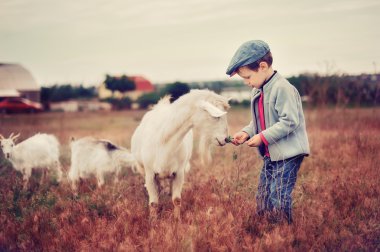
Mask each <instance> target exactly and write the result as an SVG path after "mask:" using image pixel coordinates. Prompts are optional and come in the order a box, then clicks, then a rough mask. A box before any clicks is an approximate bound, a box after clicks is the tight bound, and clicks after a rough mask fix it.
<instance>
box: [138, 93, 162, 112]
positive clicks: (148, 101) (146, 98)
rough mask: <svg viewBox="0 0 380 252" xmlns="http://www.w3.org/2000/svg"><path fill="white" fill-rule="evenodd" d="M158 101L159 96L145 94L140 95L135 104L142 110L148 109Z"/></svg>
mask: <svg viewBox="0 0 380 252" xmlns="http://www.w3.org/2000/svg"><path fill="white" fill-rule="evenodd" d="M159 100H160V95H159V94H158V93H147V94H143V95H141V96H140V97H139V98H137V103H138V104H139V107H140V108H142V109H146V108H148V107H149V106H150V105H152V104H156V103H157V102H158V101H159Z"/></svg>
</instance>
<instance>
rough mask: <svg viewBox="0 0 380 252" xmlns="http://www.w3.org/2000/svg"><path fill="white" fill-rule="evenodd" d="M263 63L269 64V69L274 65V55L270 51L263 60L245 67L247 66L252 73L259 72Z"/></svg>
mask: <svg viewBox="0 0 380 252" xmlns="http://www.w3.org/2000/svg"><path fill="white" fill-rule="evenodd" d="M261 62H265V63H267V64H268V67H270V66H271V65H272V63H273V57H272V53H271V52H270V51H269V52H268V53H267V54H265V55H264V56H263V57H262V58H261V59H259V60H257V61H255V62H253V63H251V64H248V65H245V66H246V67H248V68H249V69H250V70H252V71H257V69H259V65H260V63H261Z"/></svg>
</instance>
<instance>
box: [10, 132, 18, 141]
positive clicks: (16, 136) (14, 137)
mask: <svg viewBox="0 0 380 252" xmlns="http://www.w3.org/2000/svg"><path fill="white" fill-rule="evenodd" d="M12 134H13V133H12ZM19 136H20V133H18V134H17V135H15V136H13V137H11V138H12V140H15V139H16V138H18V137H19Z"/></svg>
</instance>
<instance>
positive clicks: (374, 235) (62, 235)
mask: <svg viewBox="0 0 380 252" xmlns="http://www.w3.org/2000/svg"><path fill="white" fill-rule="evenodd" d="M305 113H306V118H307V126H308V132H309V140H310V144H311V150H312V155H311V156H310V157H308V158H306V159H305V161H304V162H303V164H302V167H301V170H300V172H299V174H298V180H297V184H296V187H295V190H294V192H293V196H294V208H293V209H294V219H295V221H294V224H293V225H290V226H288V225H286V224H279V225H274V224H271V223H268V222H267V221H266V220H263V219H257V218H256V217H254V215H253V214H254V212H255V207H256V202H255V193H256V188H257V182H258V181H257V180H258V175H259V172H260V169H261V165H262V161H261V160H260V159H259V158H258V157H257V156H256V151H255V149H251V148H247V147H245V146H241V147H234V146H231V145H228V146H226V147H224V148H217V149H216V150H215V152H214V162H213V164H212V165H210V166H209V167H201V166H200V164H199V162H198V161H197V155H196V154H195V155H194V157H193V161H192V169H191V172H190V173H189V174H188V176H187V177H186V183H185V186H184V189H183V192H182V198H183V202H182V210H181V214H182V221H181V222H176V221H174V220H173V218H172V206H171V202H170V198H169V197H168V196H165V195H164V196H163V197H162V200H161V202H162V204H161V212H160V215H159V219H158V221H157V222H154V223H150V222H149V218H148V208H147V194H146V192H145V190H144V186H143V183H144V181H143V178H142V177H140V176H139V175H135V174H132V173H131V172H130V171H129V170H125V171H124V173H123V176H122V178H121V180H120V182H119V184H116V185H113V184H112V180H111V179H109V180H108V181H107V182H106V185H105V187H104V188H102V189H98V188H96V183H95V180H94V179H93V180H89V181H84V182H83V183H82V184H81V186H80V193H79V196H77V197H74V196H73V194H72V192H71V190H70V188H69V186H68V184H67V182H63V183H61V184H60V185H57V184H56V183H55V182H54V179H51V180H50V181H47V182H45V183H43V184H39V183H38V180H39V176H40V175H41V174H39V173H36V174H34V176H33V178H32V180H31V183H30V189H29V190H27V191H25V190H22V181H21V175H20V174H19V173H17V172H15V171H14V170H13V169H12V168H11V165H10V164H9V163H8V162H7V161H5V160H4V159H2V158H1V159H0V197H1V199H0V251H3V250H6V251H31V250H33V251H42V250H44V251H77V250H80V251H89V250H94V251H111V250H120V251H131V250H133V251H135V250H137V251H148V250H154V251H163V250H164V251H210V250H212V251H244V250H248V251H251V250H255V251H257V250H259V251H260V250H264V251H273V250H280V251H288V250H297V251H305V250H323V251H325V250H328V251H331V250H344V251H345V250H349V251H357V250H364V251H374V250H379V249H380V245H379V244H380V186H379V181H380V180H379V170H378V169H379V167H380V158H379V154H378V151H379V150H380V109H378V108H376V109H352V110H351V109H350V110H348V109H347V110H344V109H338V110H335V109H326V110H307V111H306V112H305ZM143 114H144V111H124V112H112V113H73V114H64V113H48V114H39V115H12V116H1V117H0V131H1V132H0V133H1V134H3V135H9V134H10V133H11V132H21V137H20V138H21V139H25V138H27V137H29V136H32V135H33V134H35V133H37V132H47V133H53V134H55V135H56V136H57V137H58V138H59V139H60V141H61V143H62V145H63V147H62V157H61V161H62V163H63V165H64V167H65V169H66V170H67V169H68V167H69V165H70V157H69V149H68V147H67V143H68V141H69V138H70V137H71V136H74V137H82V136H87V135H92V136H95V137H99V138H108V139H110V140H112V141H114V142H115V143H117V144H120V145H123V146H126V147H129V145H130V137H131V135H132V132H133V130H134V129H135V127H136V126H137V125H138V123H139V120H140V119H141V117H142V115H143ZM249 118H250V114H249V111H247V110H232V111H231V113H229V123H230V129H231V132H232V133H233V132H235V131H236V130H238V129H240V127H242V126H243V125H244V124H245V123H247V120H249Z"/></svg>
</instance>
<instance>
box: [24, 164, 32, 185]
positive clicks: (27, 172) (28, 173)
mask: <svg viewBox="0 0 380 252" xmlns="http://www.w3.org/2000/svg"><path fill="white" fill-rule="evenodd" d="M31 175H32V169H31V168H29V169H28V168H24V169H23V170H22V180H23V188H24V190H25V189H27V188H28V182H29V178H30V176H31Z"/></svg>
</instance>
